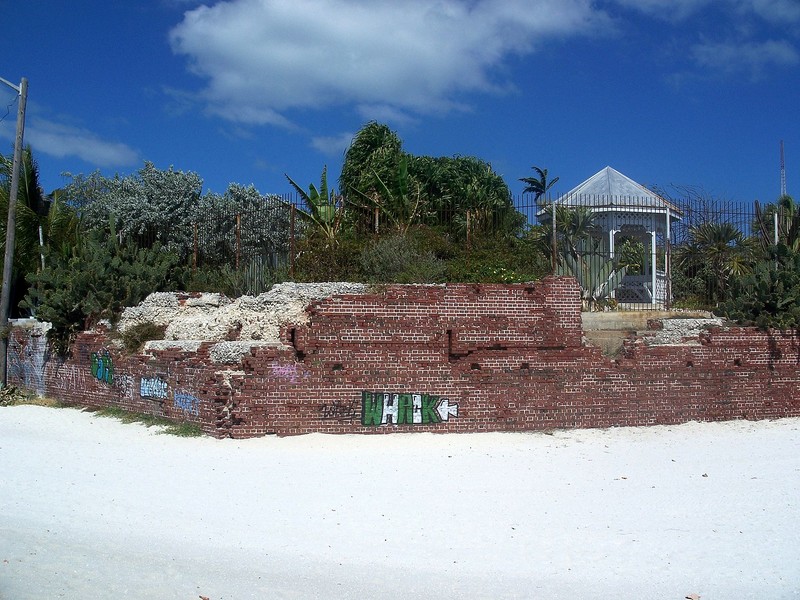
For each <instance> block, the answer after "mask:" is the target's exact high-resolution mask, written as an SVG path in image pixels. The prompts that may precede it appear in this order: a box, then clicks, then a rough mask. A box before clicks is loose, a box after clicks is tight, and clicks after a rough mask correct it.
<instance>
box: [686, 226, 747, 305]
mask: <svg viewBox="0 0 800 600" xmlns="http://www.w3.org/2000/svg"><path fill="white" fill-rule="evenodd" d="M675 256H676V259H677V260H676V266H677V267H678V268H680V269H682V270H683V271H684V272H686V273H687V275H689V276H690V277H694V276H702V277H703V279H705V280H706V293H707V295H708V299H709V300H712V301H717V302H718V301H721V300H724V299H725V297H726V295H727V290H728V284H729V282H730V279H731V277H734V276H741V275H744V274H746V273H749V272H750V271H751V270H752V267H753V248H752V243H751V241H750V240H748V239H746V238H745V236H744V234H743V233H742V232H741V231H740V230H739V229H738V228H737V227H736V226H734V225H732V224H730V223H712V222H706V223H701V224H700V225H697V226H695V227H692V228H691V229H690V231H689V243H688V244H686V245H685V246H682V247H680V248H678V249H677V251H676V253H675Z"/></svg>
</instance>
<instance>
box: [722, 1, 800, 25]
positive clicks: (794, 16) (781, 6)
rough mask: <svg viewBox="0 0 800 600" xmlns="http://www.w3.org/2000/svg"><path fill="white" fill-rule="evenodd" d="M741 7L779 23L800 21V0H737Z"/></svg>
mask: <svg viewBox="0 0 800 600" xmlns="http://www.w3.org/2000/svg"><path fill="white" fill-rule="evenodd" d="M737 4H738V5H739V7H740V9H742V10H745V11H752V12H754V13H755V14H757V15H758V16H759V17H761V18H762V19H764V20H766V21H770V22H772V23H775V24H778V25H786V24H789V23H800V2H798V0H737Z"/></svg>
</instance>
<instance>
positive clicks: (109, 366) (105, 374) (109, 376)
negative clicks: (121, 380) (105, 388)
mask: <svg viewBox="0 0 800 600" xmlns="http://www.w3.org/2000/svg"><path fill="white" fill-rule="evenodd" d="M91 359H92V376H93V377H94V378H96V379H97V380H98V381H102V382H104V383H108V384H110V383H111V382H112V381H113V380H114V361H113V360H111V357H110V356H109V354H108V352H103V353H102V354H101V353H99V352H92V354H91Z"/></svg>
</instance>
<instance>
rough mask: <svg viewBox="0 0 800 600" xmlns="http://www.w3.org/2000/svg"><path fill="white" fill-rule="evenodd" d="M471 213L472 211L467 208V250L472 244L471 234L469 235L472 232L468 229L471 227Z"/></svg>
mask: <svg viewBox="0 0 800 600" xmlns="http://www.w3.org/2000/svg"><path fill="white" fill-rule="evenodd" d="M471 213H472V211H471V210H470V209H469V208H468V209H467V250H469V249H470V247H471V246H472V235H471V233H472V232H471V231H470V230H471V229H472V219H471V217H472V214H471Z"/></svg>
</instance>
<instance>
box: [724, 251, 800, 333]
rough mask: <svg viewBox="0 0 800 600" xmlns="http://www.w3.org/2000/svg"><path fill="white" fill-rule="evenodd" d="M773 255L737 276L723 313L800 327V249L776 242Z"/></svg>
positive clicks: (780, 326)
mask: <svg viewBox="0 0 800 600" xmlns="http://www.w3.org/2000/svg"><path fill="white" fill-rule="evenodd" d="M771 254H772V256H771V259H769V260H763V261H760V262H758V263H757V264H756V266H755V268H754V269H753V270H752V272H750V273H747V274H744V275H742V276H738V277H734V278H733V279H732V281H731V293H730V295H729V297H728V300H726V301H725V302H723V303H722V304H721V305H720V307H719V312H720V314H722V315H723V316H725V317H727V318H729V319H731V320H734V321H737V322H739V323H742V324H745V325H757V326H758V327H761V328H765V329H766V328H770V327H773V328H777V329H791V328H798V327H800V252H798V251H794V250H791V249H790V248H788V247H787V246H786V245H784V244H779V245H778V246H773V247H772V249H771Z"/></svg>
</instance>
